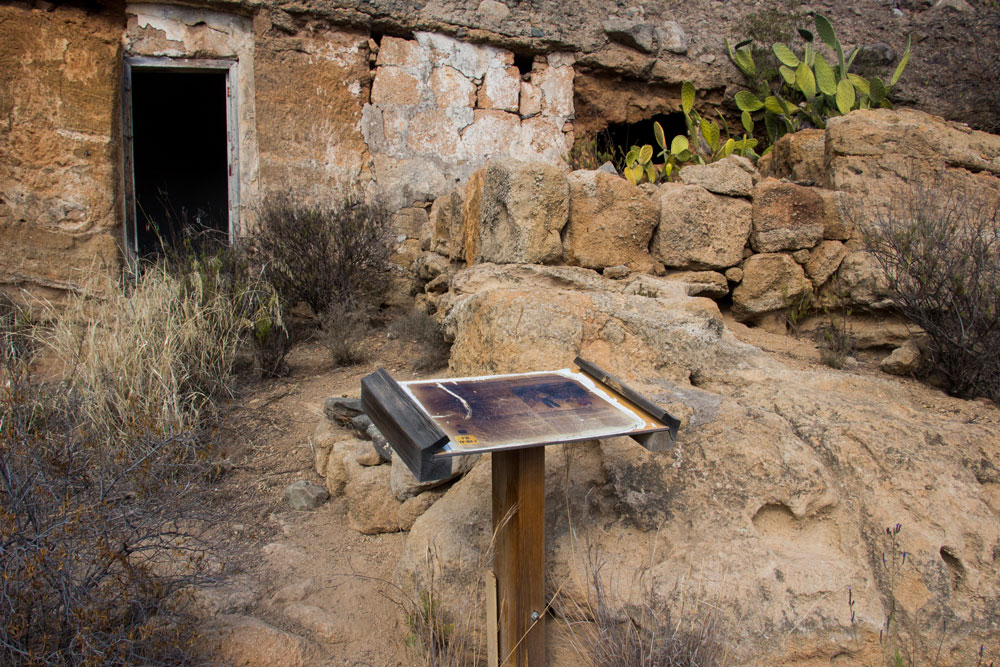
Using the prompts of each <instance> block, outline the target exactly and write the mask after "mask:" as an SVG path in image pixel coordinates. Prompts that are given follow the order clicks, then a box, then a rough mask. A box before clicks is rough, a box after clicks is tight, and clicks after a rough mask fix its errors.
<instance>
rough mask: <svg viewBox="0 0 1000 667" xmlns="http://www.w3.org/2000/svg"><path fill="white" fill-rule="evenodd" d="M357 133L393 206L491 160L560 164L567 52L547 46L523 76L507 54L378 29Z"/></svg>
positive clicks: (569, 92)
mask: <svg viewBox="0 0 1000 667" xmlns="http://www.w3.org/2000/svg"><path fill="white" fill-rule="evenodd" d="M372 46H373V47H375V48H373V51H376V52H377V54H378V55H377V58H376V60H375V70H374V78H373V81H372V89H371V103H370V104H366V105H365V107H364V121H363V124H362V133H363V135H364V138H365V142H366V143H367V145H368V147H369V150H370V151H371V171H372V175H373V176H374V178H375V180H376V181H377V182H378V184H379V186H380V188H381V190H382V191H383V192H384V193H385V195H386V197H387V198H388V200H389V204H390V207H391V208H393V209H397V208H400V207H401V206H407V205H410V204H412V203H414V202H418V201H431V200H433V199H434V198H436V197H437V196H440V195H442V194H444V193H445V192H447V191H448V190H449V189H451V188H453V187H454V186H455V185H456V184H457V183H459V182H464V181H465V180H467V179H468V177H469V176H470V175H471V174H472V172H473V171H475V170H476V169H477V168H479V167H480V166H482V164H483V163H484V162H485V161H486V160H487V159H490V158H495V157H514V158H519V159H522V160H535V161H541V162H545V163H548V164H561V163H562V161H563V159H564V157H565V156H566V155H567V154H568V152H569V148H570V147H571V146H572V143H573V134H572V132H573V125H572V123H571V122H570V121H571V120H572V118H573V58H572V56H571V55H570V54H562V53H550V54H549V55H548V56H539V57H536V58H535V59H534V60H533V64H532V67H531V71H530V72H525V73H524V74H523V75H522V74H521V73H520V71H519V70H518V68H517V67H516V66H515V65H514V54H513V53H512V52H511V51H508V50H505V49H499V48H495V47H492V46H485V45H476V44H469V43H466V42H462V41H459V40H457V39H454V38H452V37H448V36H445V35H440V34H434V33H427V32H417V33H416V34H415V35H414V39H412V40H408V39H398V38H395V37H385V38H383V39H382V40H381V44H380V45H377V46H376V45H375V44H374V41H373V43H372Z"/></svg>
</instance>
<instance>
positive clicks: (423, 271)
mask: <svg viewBox="0 0 1000 667" xmlns="http://www.w3.org/2000/svg"><path fill="white" fill-rule="evenodd" d="M450 268H451V263H450V262H449V261H448V260H447V259H446V258H444V257H442V256H441V255H439V254H437V253H436V252H424V253H421V254H420V255H418V256H417V258H416V259H415V260H414V261H413V272H414V273H415V274H416V275H417V278H419V279H420V280H434V279H435V278H437V277H438V276H440V275H441V274H443V273H448V270H449V269H450Z"/></svg>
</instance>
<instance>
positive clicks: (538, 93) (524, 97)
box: [518, 81, 542, 118]
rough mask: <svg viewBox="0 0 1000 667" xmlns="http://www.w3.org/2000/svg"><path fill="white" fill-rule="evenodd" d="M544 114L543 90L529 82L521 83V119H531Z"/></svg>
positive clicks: (519, 112)
mask: <svg viewBox="0 0 1000 667" xmlns="http://www.w3.org/2000/svg"><path fill="white" fill-rule="evenodd" d="M541 112H542V89H541V88H539V87H538V86H536V85H534V84H533V83H531V82H529V81H522V82H521V98H520V106H519V107H518V114H520V116H521V118H531V117H532V116H537V115H538V114H540V113H541Z"/></svg>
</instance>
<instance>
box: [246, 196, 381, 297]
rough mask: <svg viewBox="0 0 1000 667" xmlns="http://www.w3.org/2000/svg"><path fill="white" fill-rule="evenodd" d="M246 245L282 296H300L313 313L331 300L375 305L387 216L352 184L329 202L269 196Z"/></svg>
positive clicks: (378, 205)
mask: <svg viewBox="0 0 1000 667" xmlns="http://www.w3.org/2000/svg"><path fill="white" fill-rule="evenodd" d="M246 244H247V249H248V252H249V255H250V258H251V260H252V261H253V263H254V264H255V265H257V266H260V267H263V270H264V273H265V276H266V277H267V279H268V280H269V281H270V282H271V284H272V285H274V287H275V289H277V291H278V294H279V296H280V297H281V301H282V302H283V303H285V304H288V305H289V306H292V305H294V304H296V303H298V302H300V301H304V302H306V303H307V304H309V306H310V307H311V308H312V309H313V311H314V312H315V313H316V314H317V315H322V314H323V313H325V312H326V311H327V310H329V309H330V307H331V306H332V305H333V304H340V305H342V306H344V307H348V308H353V307H357V306H362V305H365V306H367V305H369V304H375V305H377V304H378V303H379V302H380V300H381V298H382V296H383V295H384V293H385V290H386V288H387V285H388V280H387V277H388V272H389V264H388V260H389V215H388V212H387V211H386V209H385V207H384V206H383V205H382V203H381V202H380V201H379V200H378V199H375V198H371V197H366V196H365V194H364V193H363V192H362V191H361V190H359V189H357V188H356V187H355V188H348V189H345V190H344V191H343V192H342V193H341V194H340V195H338V198H337V199H335V201H334V202H333V203H332V204H329V205H319V204H310V203H300V202H298V201H297V200H296V199H295V198H293V197H292V196H291V195H289V194H279V195H271V196H269V197H268V198H267V199H265V201H264V203H263V205H262V207H261V211H260V220H259V225H258V228H257V229H256V230H255V233H254V234H253V235H252V236H251V237H250V238H248V239H247V240H246Z"/></svg>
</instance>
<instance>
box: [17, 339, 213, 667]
mask: <svg viewBox="0 0 1000 667" xmlns="http://www.w3.org/2000/svg"><path fill="white" fill-rule="evenodd" d="M5 359H6V360H7V361H6V362H5V372H4V373H3V383H2V385H0V517H2V520H0V663H2V664H7V665H28V664H31V665H97V664H102V665H133V664H165V665H168V664H169V665H172V664H187V663H190V662H191V659H190V657H191V656H190V655H189V650H188V649H189V647H190V643H191V641H192V639H193V637H194V636H195V633H194V631H193V626H192V623H191V621H190V618H189V617H188V616H187V615H186V614H185V613H184V612H183V606H182V605H178V604H177V603H176V602H177V599H178V598H176V597H175V595H174V594H175V593H176V592H177V591H178V590H180V588H181V587H183V586H186V585H189V584H190V583H192V582H193V581H196V580H197V579H198V567H197V563H198V561H199V560H200V556H201V554H202V552H203V548H204V545H203V544H201V543H200V542H199V540H198V539H197V536H196V535H192V534H188V533H185V532H184V531H182V530H180V529H179V528H178V525H179V524H178V521H179V520H180V519H181V518H183V516H184V509H183V506H184V501H185V499H186V498H187V497H188V496H189V495H190V486H189V485H188V481H189V480H190V477H191V474H192V472H196V471H197V470H198V469H199V468H200V465H201V464H199V463H198V461H199V453H200V450H199V448H198V447H197V438H196V433H194V432H191V431H188V432H175V433H170V434H167V433H164V432H162V431H160V430H159V429H157V428H155V427H154V426H153V425H152V421H153V420H151V419H150V418H149V415H144V414H134V415H131V416H129V417H127V418H126V420H125V421H123V422H122V423H121V424H122V426H126V425H127V426H128V427H129V432H128V433H125V432H123V431H122V430H119V431H118V432H116V433H115V434H113V436H110V435H109V433H107V432H106V431H104V430H103V429H102V428H101V426H100V425H96V426H95V425H94V424H92V423H91V421H90V419H89V417H88V415H89V414H92V413H93V410H88V409H85V408H84V406H83V403H82V400H81V397H80V396H79V395H78V394H76V393H75V392H74V390H73V389H72V387H71V386H70V385H69V384H66V383H62V384H59V385H55V386H53V387H45V386H41V385H39V383H38V382H37V381H36V380H35V379H34V378H32V377H31V376H29V374H28V369H27V364H24V363H20V362H18V361H16V360H15V358H14V357H13V355H7V356H5ZM167 553H169V554H171V555H172V557H173V558H174V559H178V558H179V559H183V560H185V561H186V562H187V563H189V566H188V567H185V568H183V569H182V570H178V571H175V572H166V573H165V572H163V571H158V570H156V569H154V568H149V567H146V564H147V563H148V559H149V558H150V557H151V556H153V555H154V554H156V555H160V556H163V555H164V554H167ZM171 600H173V601H171Z"/></svg>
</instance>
